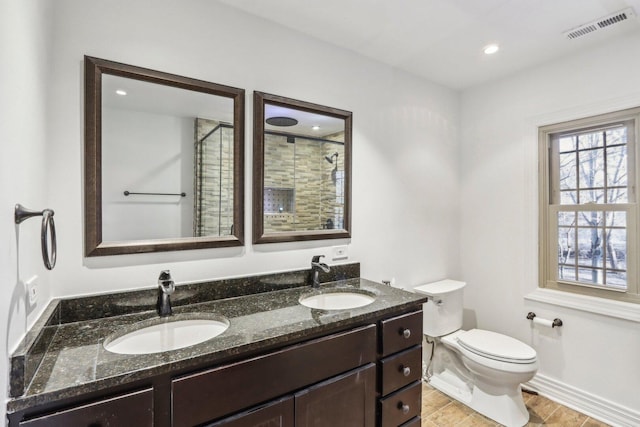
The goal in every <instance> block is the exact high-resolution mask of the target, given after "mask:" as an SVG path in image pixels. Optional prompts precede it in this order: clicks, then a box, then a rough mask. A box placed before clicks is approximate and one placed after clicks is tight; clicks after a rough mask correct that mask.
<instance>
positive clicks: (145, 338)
mask: <svg viewBox="0 0 640 427" xmlns="http://www.w3.org/2000/svg"><path fill="white" fill-rule="evenodd" d="M132 327H133V328H134V329H133V331H131V332H129V333H125V334H124V335H123V334H118V333H116V334H114V335H112V336H110V337H108V338H107V339H106V340H105V342H104V344H103V345H104V348H105V350H107V351H110V352H112V353H118V354H150V353H160V352H163V351H170V350H177V349H180V348H185V347H189V346H192V345H196V344H199V343H201V342H204V341H207V340H210V339H211V338H214V337H216V336H218V335H220V334H222V333H223V332H224V331H226V330H227V328H228V327H229V321H228V320H227V319H226V318H224V317H222V316H214V317H211V316H206V317H202V318H199V317H194V316H188V317H180V316H176V317H168V318H161V319H153V320H151V321H143V322H140V323H138V324H136V325H132Z"/></svg>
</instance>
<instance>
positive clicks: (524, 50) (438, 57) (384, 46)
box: [220, 0, 640, 89]
mask: <svg viewBox="0 0 640 427" xmlns="http://www.w3.org/2000/svg"><path fill="white" fill-rule="evenodd" d="M220 1H221V2H222V3H225V4H227V5H229V6H231V7H234V8H237V9H240V10H243V11H245V12H247V13H249V14H252V15H255V16H258V17H262V18H264V19H267V20H270V21H273V22H275V23H278V24H280V25H283V26H285V27H288V28H291V29H293V30H296V31H299V32H301V33H304V34H308V35H310V36H312V37H315V38H317V39H320V40H323V41H325V42H328V43H331V44H334V45H337V46H340V47H343V48H346V49H349V50H352V51H354V52H357V53H359V54H362V55H364V56H367V57H369V58H372V59H375V60H378V61H381V62H383V63H386V64H389V65H391V66H394V67H396V68H399V69H402V70H405V71H408V72H410V73H413V74H416V75H418V76H421V77H424V78H426V79H428V80H431V81H434V82H436V83H440V84H443V85H445V86H448V87H451V88H454V89H464V88H468V87H471V86H475V85H479V84H481V83H484V82H487V81H490V80H494V79H498V78H502V77H505V76H507V75H509V74H513V73H515V72H517V71H520V70H523V69H526V68H529V67H533V66H536V65H538V64H542V63H545V62H548V61H552V60H553V59H555V58H559V57H562V56H566V55H571V54H573V53H577V52H579V51H581V50H584V49H587V48H590V47H594V46H596V45H599V44H602V43H606V42H608V41H611V40H613V39H614V38H617V37H620V36H622V35H624V34H629V33H631V32H639V31H640V21H639V20H638V17H637V15H638V13H640V0H322V1H319V0H316V1H310V0H307V1H300V0H220ZM627 7H632V8H633V10H634V12H635V14H636V16H635V17H634V18H632V19H630V20H627V21H625V22H624V23H622V24H618V25H614V26H612V27H609V28H606V29H604V30H601V31H597V32H594V33H591V34H589V35H587V36H584V37H581V38H578V39H574V40H569V39H567V38H565V37H564V36H563V34H562V33H563V32H564V31H566V30H570V29H573V28H575V27H578V26H580V25H582V24H585V23H588V22H591V21H593V20H596V19H598V18H601V17H603V16H606V15H609V14H611V13H614V12H618V11H621V10H623V9H625V8H627ZM489 43H499V44H500V47H501V49H500V51H499V52H498V53H497V54H495V55H491V56H488V55H485V54H484V53H483V52H482V48H483V47H484V46H486V45H487V44H489Z"/></svg>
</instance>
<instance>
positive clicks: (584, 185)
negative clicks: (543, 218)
mask: <svg viewBox="0 0 640 427" xmlns="http://www.w3.org/2000/svg"><path fill="white" fill-rule="evenodd" d="M552 144H556V146H554V147H553V149H554V152H557V153H558V159H559V161H558V163H557V164H558V170H557V171H556V174H555V176H557V177H558V182H557V186H555V188H557V190H558V193H559V194H556V195H555V196H556V198H557V201H554V203H557V204H559V205H560V210H559V212H558V278H559V279H560V280H565V281H571V282H578V283H582V284H587V285H590V286H598V287H609V288H616V289H623V290H624V289H626V288H627V265H626V261H627V221H626V212H625V211H624V210H616V209H615V205H617V204H618V205H619V204H626V203H628V202H629V200H628V194H629V192H628V170H627V168H628V157H627V126H625V125H617V126H611V127H607V128H604V129H596V130H589V131H577V132H574V133H569V134H563V135H561V136H558V137H555V138H553V137H552ZM605 207H606V208H605Z"/></svg>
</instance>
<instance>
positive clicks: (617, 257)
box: [606, 228, 627, 282]
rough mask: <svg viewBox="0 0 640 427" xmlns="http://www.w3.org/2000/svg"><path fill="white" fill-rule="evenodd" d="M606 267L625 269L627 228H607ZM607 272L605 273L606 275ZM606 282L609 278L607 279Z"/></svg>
mask: <svg viewBox="0 0 640 427" xmlns="http://www.w3.org/2000/svg"><path fill="white" fill-rule="evenodd" d="M606 235H607V247H606V252H607V268H612V269H615V270H626V269H627V230H625V229H619V228H616V229H607V234H606ZM608 276H609V273H607V277H608ZM607 282H609V280H608V279H607Z"/></svg>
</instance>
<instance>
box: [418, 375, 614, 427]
mask: <svg viewBox="0 0 640 427" xmlns="http://www.w3.org/2000/svg"><path fill="white" fill-rule="evenodd" d="M522 396H523V397H524V403H525V405H526V406H527V409H528V410H529V414H530V418H529V423H528V424H527V426H531V427H537V426H557V427H606V426H608V424H605V423H602V422H600V421H598V420H594V419H593V418H590V417H588V416H586V415H584V414H581V413H580V412H576V411H574V410H573V409H569V408H567V407H566V406H562V405H560V404H558V403H555V402H553V401H551V400H549V399H547V398H546V397H542V396H535V395H531V394H527V393H523V394H522ZM499 425H500V424H498V423H496V422H495V421H492V420H490V419H488V418H486V417H485V416H483V415H480V414H479V413H477V412H475V411H474V410H473V409H470V408H468V407H467V406H465V405H463V404H462V403H460V402H458V401H456V400H453V399H451V398H449V397H448V396H447V395H446V394H444V393H441V392H440V391H438V390H436V389H434V388H433V387H431V386H430V385H428V384H425V383H423V385H422V426H421V427H436V426H438V427H450V426H456V427H476V426H477V427H484V426H494V427H495V426H499Z"/></svg>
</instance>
